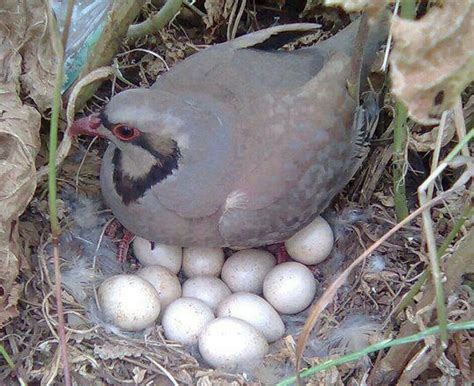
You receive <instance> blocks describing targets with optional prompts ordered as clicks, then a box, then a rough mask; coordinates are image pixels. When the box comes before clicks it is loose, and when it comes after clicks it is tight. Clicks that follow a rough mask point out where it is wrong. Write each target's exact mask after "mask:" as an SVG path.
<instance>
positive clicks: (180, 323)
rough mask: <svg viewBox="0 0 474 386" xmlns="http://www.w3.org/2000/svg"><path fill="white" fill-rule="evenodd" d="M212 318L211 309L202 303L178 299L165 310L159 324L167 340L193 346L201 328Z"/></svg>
mask: <svg viewBox="0 0 474 386" xmlns="http://www.w3.org/2000/svg"><path fill="white" fill-rule="evenodd" d="M214 318H215V317H214V312H212V309H211V307H209V306H208V305H207V304H206V303H204V302H203V301H201V300H199V299H193V298H180V299H177V300H175V301H174V302H173V303H171V304H170V305H169V306H168V307H167V308H166V310H165V312H164V314H163V318H162V320H161V324H162V326H163V329H164V331H165V336H166V337H167V338H168V339H171V340H174V341H176V342H179V343H181V344H184V345H193V344H196V343H197V342H198V337H199V333H200V332H201V330H202V329H203V327H204V326H205V325H206V324H207V323H208V322H210V321H211V320H213V319H214Z"/></svg>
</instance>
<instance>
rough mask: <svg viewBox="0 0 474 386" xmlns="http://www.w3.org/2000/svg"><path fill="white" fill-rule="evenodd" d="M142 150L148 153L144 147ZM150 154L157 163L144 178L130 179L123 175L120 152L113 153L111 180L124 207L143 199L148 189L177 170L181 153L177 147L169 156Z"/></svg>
mask: <svg viewBox="0 0 474 386" xmlns="http://www.w3.org/2000/svg"><path fill="white" fill-rule="evenodd" d="M143 148H144V149H145V150H147V151H150V150H148V149H147V148H146V147H143ZM150 153H152V154H153V155H154V156H155V157H156V158H157V163H156V164H155V165H153V166H152V167H151V169H150V171H149V172H148V173H147V174H146V175H145V176H144V177H139V178H132V177H130V176H127V175H125V174H124V173H123V167H122V160H123V157H122V152H121V151H120V150H119V149H118V148H116V149H115V151H114V155H113V158H112V163H113V165H114V172H113V177H112V178H113V182H114V185H115V189H116V191H117V193H118V194H119V196H120V197H122V202H123V203H124V204H125V205H128V204H130V203H131V202H133V201H136V200H138V199H139V198H140V197H143V196H144V194H145V193H146V191H147V190H148V189H150V188H151V187H152V186H153V185H155V184H157V183H159V182H160V181H162V180H164V179H165V178H166V177H168V176H169V175H171V174H172V173H173V170H177V169H178V160H179V158H180V157H181V153H180V151H179V148H178V146H177V145H176V147H175V150H174V151H173V152H172V153H171V154H170V155H169V156H163V155H162V154H160V153H157V152H156V151H153V152H152V151H150Z"/></svg>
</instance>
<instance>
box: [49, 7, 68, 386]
mask: <svg viewBox="0 0 474 386" xmlns="http://www.w3.org/2000/svg"><path fill="white" fill-rule="evenodd" d="M73 7H74V0H68V4H67V11H66V22H65V24H64V29H63V34H62V38H61V42H62V47H61V49H60V50H59V52H57V55H58V64H57V72H56V79H55V83H54V94H53V104H52V109H51V123H50V133H49V163H48V204H49V216H50V224H51V238H52V245H53V261H54V277H55V283H54V292H55V296H56V308H57V313H58V337H59V342H58V343H59V347H60V352H61V361H62V364H63V373H64V384H65V385H67V386H69V385H72V381H71V371H70V368H69V360H68V355H67V344H66V342H67V341H66V331H65V327H64V325H65V322H64V310H63V303H62V291H61V270H60V266H59V234H60V231H61V229H60V227H59V220H58V210H57V205H56V192H57V184H56V153H57V146H58V121H59V110H60V107H61V89H62V85H63V78H64V51H65V49H66V43H67V40H68V36H69V27H70V25H71V18H72V10H73Z"/></svg>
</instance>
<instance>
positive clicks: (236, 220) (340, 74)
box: [101, 23, 374, 247]
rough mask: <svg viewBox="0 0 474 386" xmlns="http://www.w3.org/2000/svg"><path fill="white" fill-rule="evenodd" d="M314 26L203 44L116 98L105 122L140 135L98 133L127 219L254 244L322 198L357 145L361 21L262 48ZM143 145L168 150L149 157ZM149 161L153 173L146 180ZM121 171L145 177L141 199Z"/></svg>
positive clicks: (175, 238) (145, 231) (114, 199)
mask: <svg viewBox="0 0 474 386" xmlns="http://www.w3.org/2000/svg"><path fill="white" fill-rule="evenodd" d="M314 28H315V25H311V24H296V25H289V26H280V27H276V28H273V29H271V28H270V29H267V30H263V31H258V32H256V33H254V34H250V35H247V36H243V37H241V38H238V39H235V40H234V41H231V42H227V43H223V44H219V45H216V46H213V47H210V48H208V49H205V50H203V51H201V52H198V53H196V54H194V55H192V56H191V57H190V58H188V59H186V60H185V61H183V62H181V63H179V64H177V65H176V66H175V67H174V68H172V69H171V70H170V71H169V72H168V73H166V74H165V75H163V76H161V77H160V78H159V79H158V80H157V81H156V83H155V84H154V85H153V87H152V88H150V89H134V90H128V91H125V92H122V93H120V94H118V95H116V96H115V97H113V98H112V99H111V101H110V103H109V104H108V105H107V107H106V109H105V111H104V112H103V116H104V120H105V121H107V124H108V125H112V126H113V125H114V124H118V123H120V124H125V125H129V126H131V127H136V128H138V129H139V130H140V131H141V132H142V133H143V140H142V142H140V144H138V142H137V143H134V144H133V143H122V142H121V141H120V140H118V139H117V138H115V137H114V136H113V135H112V134H111V133H110V131H108V130H103V131H102V132H103V133H104V135H105V136H107V137H108V138H109V139H111V141H112V143H111V144H110V146H109V148H108V149H107V151H106V153H105V155H104V159H103V164H102V171H101V185H102V191H103V194H104V197H105V199H106V202H107V203H108V204H109V205H110V206H111V208H112V210H113V212H114V214H115V215H116V217H117V218H118V219H119V220H120V221H121V222H122V223H123V225H124V226H125V227H127V228H128V229H129V230H131V231H132V232H134V233H136V234H137V235H139V236H142V237H144V238H147V239H149V240H153V241H157V242H162V243H166V244H174V245H181V246H208V247H210V246H230V245H234V246H241V247H252V246H258V245H264V244H269V243H274V242H278V241H283V240H285V239H286V238H288V237H289V236H291V235H292V234H293V233H294V232H296V231H297V230H298V229H300V228H301V227H303V226H304V225H306V224H307V223H308V222H310V221H311V220H312V219H313V218H314V217H315V216H316V215H317V214H319V213H320V212H321V211H322V210H323V209H324V208H325V207H326V206H327V205H328V203H329V202H330V200H331V199H332V197H333V196H334V195H335V194H336V193H337V192H339V191H340V190H341V189H342V188H343V187H344V185H345V184H346V183H347V182H348V179H349V178H350V177H351V176H352V173H353V164H354V154H356V155H357V153H358V150H355V149H357V146H360V145H359V144H358V141H357V139H358V137H359V133H358V132H357V130H356V129H354V128H353V118H354V114H355V112H356V109H357V106H358V95H351V88H350V87H349V85H348V82H349V81H350V80H351V79H356V78H357V77H358V76H354V71H355V70H354V63H356V62H357V60H355V56H357V55H359V56H361V55H362V54H361V53H360V52H356V48H357V47H356V48H354V46H355V42H356V37H357V31H359V27H358V23H355V24H353V25H351V26H349V27H348V29H346V30H345V31H343V32H342V33H340V34H338V35H336V36H335V37H333V38H331V39H329V40H328V41H326V42H323V43H322V44H317V45H316V46H314V47H310V48H304V49H299V50H295V51H291V52H286V51H276V50H264V49H261V48H262V47H263V48H268V47H271V46H272V45H274V44H278V41H277V38H278V35H281V34H286V35H285V36H283V37H284V39H283V40H285V39H287V36H288V34H289V33H295V34H296V35H298V34H301V33H305V32H308V31H311V30H314ZM275 42H276V43H275ZM364 44H365V40H364ZM255 47H260V48H255ZM370 50H371V51H374V48H370ZM364 66H366V65H365V64H364ZM357 81H358V80H357ZM109 129H110V127H109ZM163 141H164V142H165V144H163V145H162V144H161V143H162V142H163ZM359 142H360V141H359ZM150 148H152V149H158V148H159V149H160V152H158V153H157V152H155V155H156V154H158V155H159V154H163V153H166V154H165V155H164V156H163V157H162V159H160V160H159V161H156V160H155V159H154V158H153V156H150V154H151V153H150V152H149V149H150ZM155 158H156V157H155ZM118 159H120V161H118ZM155 162H158V163H155ZM156 165H158V166H156ZM163 165H165V166H163ZM118 166H120V173H118V174H117V167H118ZM152 167H154V171H155V175H154V177H153V178H155V180H154V181H159V182H156V183H153V184H152V185H151V186H149V187H147V185H146V184H147V180H146V177H147V175H148V174H147V173H148V172H149V170H150V168H152ZM160 168H161V169H163V170H160ZM164 169H166V170H164ZM120 178H126V179H127V180H126V181H125V182H126V183H128V184H129V183H130V181H133V180H134V179H136V180H137V181H138V180H139V179H141V180H140V183H141V185H140V186H141V188H140V189H142V190H143V191H141V190H139V191H138V193H137V195H138V196H139V197H135V195H134V196H133V199H132V198H131V196H127V197H128V199H125V196H124V195H125V194H128V193H129V191H128V190H127V189H129V188H130V186H128V185H125V187H123V189H122V190H119V191H118V190H117V181H119V180H120ZM125 182H124V183H125ZM124 192H126V193H124ZM127 192H128V193H127Z"/></svg>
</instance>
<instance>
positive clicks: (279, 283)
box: [263, 262, 317, 314]
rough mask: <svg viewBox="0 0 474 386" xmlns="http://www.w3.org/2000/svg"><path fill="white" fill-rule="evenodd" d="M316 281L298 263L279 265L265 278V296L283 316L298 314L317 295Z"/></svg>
mask: <svg viewBox="0 0 474 386" xmlns="http://www.w3.org/2000/svg"><path fill="white" fill-rule="evenodd" d="M316 285H317V282H316V279H315V278H314V276H313V274H312V273H311V271H310V270H309V268H308V267H306V266H305V265H303V264H301V263H297V262H288V263H283V264H279V265H277V266H276V267H275V268H273V269H272V270H271V271H270V272H269V273H268V275H267V276H266V277H265V281H264V282H263V296H264V297H265V299H267V301H268V302H269V303H270V304H271V305H272V306H273V307H275V309H276V310H277V311H278V312H280V313H282V314H296V313H298V312H300V311H303V310H304V309H305V308H306V307H308V306H309V305H310V304H311V302H312V301H313V299H314V295H315V294H316Z"/></svg>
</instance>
